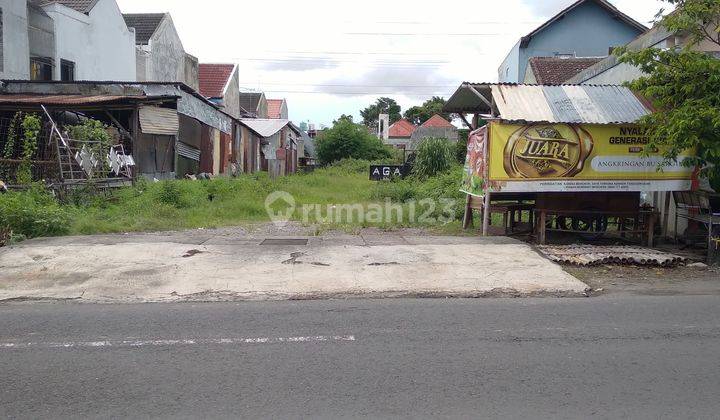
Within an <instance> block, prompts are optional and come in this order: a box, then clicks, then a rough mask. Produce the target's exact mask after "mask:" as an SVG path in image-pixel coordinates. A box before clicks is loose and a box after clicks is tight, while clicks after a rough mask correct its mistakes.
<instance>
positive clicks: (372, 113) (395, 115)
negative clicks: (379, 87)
mask: <svg viewBox="0 0 720 420" xmlns="http://www.w3.org/2000/svg"><path fill="white" fill-rule="evenodd" d="M401 112H402V108H400V105H398V103H397V102H395V99H391V98H378V100H377V101H375V103H374V104H372V105H370V106H368V107H367V108H365V109H363V110H362V111H360V116H361V117H362V119H363V124H365V126H366V127H377V124H378V119H379V118H380V114H389V115H390V124H394V123H396V122H398V121H400V119H402V114H401Z"/></svg>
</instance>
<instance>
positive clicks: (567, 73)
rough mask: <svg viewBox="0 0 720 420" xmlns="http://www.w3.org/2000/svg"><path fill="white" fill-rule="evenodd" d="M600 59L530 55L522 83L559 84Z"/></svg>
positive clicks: (600, 58)
mask: <svg viewBox="0 0 720 420" xmlns="http://www.w3.org/2000/svg"><path fill="white" fill-rule="evenodd" d="M601 60H602V57H583V58H575V57H532V58H531V59H530V61H529V65H528V66H527V71H526V72H525V78H524V80H523V83H525V84H531V85H532V84H539V85H559V84H562V83H565V82H566V81H567V80H569V79H571V78H573V77H574V76H576V75H577V74H578V73H580V72H582V71H583V70H585V69H587V68H588V67H591V66H593V65H595V64H597V63H598V62H599V61H601Z"/></svg>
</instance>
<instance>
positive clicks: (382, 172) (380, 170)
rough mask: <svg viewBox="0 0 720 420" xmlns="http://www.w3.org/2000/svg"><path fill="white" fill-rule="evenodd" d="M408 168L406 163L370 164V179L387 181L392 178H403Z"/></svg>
mask: <svg viewBox="0 0 720 420" xmlns="http://www.w3.org/2000/svg"><path fill="white" fill-rule="evenodd" d="M409 172H410V169H409V168H408V167H407V166H406V165H372V166H370V181H387V180H390V179H393V178H405V177H406V176H407V175H408V173H409Z"/></svg>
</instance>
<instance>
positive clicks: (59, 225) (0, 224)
mask: <svg viewBox="0 0 720 420" xmlns="http://www.w3.org/2000/svg"><path fill="white" fill-rule="evenodd" d="M69 223H70V215H69V213H68V211H67V210H66V208H64V207H61V206H60V205H59V204H58V202H57V201H56V200H55V197H53V196H52V195H51V194H50V193H49V192H47V190H45V189H44V188H41V187H37V186H34V187H32V188H31V189H30V190H28V191H23V192H9V193H6V194H2V195H0V230H2V229H10V230H11V231H12V232H13V234H14V235H22V236H25V237H27V238H37V237H43V236H58V235H63V234H66V233H67V232H68V230H69Z"/></svg>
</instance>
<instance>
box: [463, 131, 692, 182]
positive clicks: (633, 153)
mask: <svg viewBox="0 0 720 420" xmlns="http://www.w3.org/2000/svg"><path fill="white" fill-rule="evenodd" d="M488 134H489V136H488V137H489V140H488V141H484V144H483V147H485V148H487V153H484V154H483V155H484V158H485V159H486V162H485V163H484V164H483V165H478V164H477V159H476V160H475V162H473V161H472V159H469V160H468V163H467V164H466V182H465V188H464V190H465V192H467V193H469V194H473V195H484V193H485V192H487V191H490V192H573V191H577V192H588V191H629V192H637V191H686V190H690V189H691V185H692V177H693V172H694V169H693V168H690V167H684V166H683V165H682V164H681V163H680V161H682V158H681V159H680V161H679V162H677V163H673V164H672V165H667V166H664V167H662V169H659V165H660V164H661V163H662V161H663V159H662V156H661V154H660V152H659V151H657V150H647V149H648V143H649V138H648V136H647V135H646V133H645V131H644V129H642V128H640V127H638V126H635V125H631V124H630V125H622V124H618V125H574V124H530V125H515V124H503V123H499V122H493V123H491V124H490V125H489V129H488ZM471 137H472V136H471ZM476 137H477V136H476ZM480 140H481V139H480ZM476 143H478V139H477V138H471V139H469V141H468V151H469V152H468V157H469V158H470V154H471V153H470V151H471V150H472V149H474V148H478V147H479V145H478V144H476ZM480 166H486V168H482V167H480ZM478 178H483V182H478ZM481 184H482V185H481ZM474 186H475V187H478V188H475V187H474Z"/></svg>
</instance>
